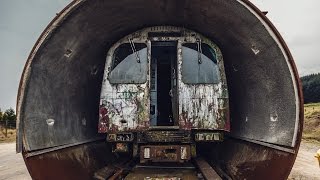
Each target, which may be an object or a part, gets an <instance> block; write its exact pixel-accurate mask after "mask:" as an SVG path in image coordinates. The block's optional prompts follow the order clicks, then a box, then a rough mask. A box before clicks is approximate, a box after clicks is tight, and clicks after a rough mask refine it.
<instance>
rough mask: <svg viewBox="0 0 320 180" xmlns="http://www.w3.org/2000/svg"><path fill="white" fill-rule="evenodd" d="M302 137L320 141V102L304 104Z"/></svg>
mask: <svg viewBox="0 0 320 180" xmlns="http://www.w3.org/2000/svg"><path fill="white" fill-rule="evenodd" d="M302 138H303V139H305V140H311V141H318V142H320V103H312V104H305V105H304V126H303V133H302Z"/></svg>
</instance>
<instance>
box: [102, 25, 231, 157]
mask: <svg viewBox="0 0 320 180" xmlns="http://www.w3.org/2000/svg"><path fill="white" fill-rule="evenodd" d="M106 51H108V53H107V57H106V63H105V70H104V78H103V82H102V89H101V96H100V109H99V125H98V131H99V133H106V134H107V142H108V143H111V144H112V151H113V153H117V154H126V155H129V156H132V157H137V158H140V163H161V162H176V163H183V162H187V161H190V160H191V159H192V157H196V153H197V144H199V143H201V144H203V143H219V142H222V141H223V138H224V135H225V133H228V132H229V131H230V118H229V99H228V88H227V83H226V76H225V70H224V62H223V57H222V53H221V51H220V49H219V47H218V46H217V45H216V44H215V43H214V42H212V41H211V40H209V39H207V38H206V37H204V36H202V35H201V34H198V33H196V32H194V31H191V30H188V29H185V28H179V27H172V26H157V27H150V28H145V29H142V30H140V31H137V32H135V33H132V34H130V35H127V36H126V37H124V38H122V39H120V40H119V41H117V42H116V43H115V44H114V45H113V46H112V47H111V48H110V49H108V50H106Z"/></svg>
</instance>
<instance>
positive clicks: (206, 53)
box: [182, 43, 220, 84]
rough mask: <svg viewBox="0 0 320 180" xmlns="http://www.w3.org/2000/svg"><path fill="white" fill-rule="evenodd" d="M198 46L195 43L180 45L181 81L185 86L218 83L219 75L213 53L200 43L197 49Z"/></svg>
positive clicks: (209, 48) (207, 46)
mask: <svg viewBox="0 0 320 180" xmlns="http://www.w3.org/2000/svg"><path fill="white" fill-rule="evenodd" d="M199 45H200V44H199ZM199 45H198V44H197V43H186V44H183V45H182V81H183V82H184V83H186V84H216V83H219V82H220V75H219V67H218V65H217V59H216V54H215V51H214V50H213V49H212V48H211V47H210V46H209V45H207V44H204V43H201V47H198V46H199ZM199 49H201V51H199Z"/></svg>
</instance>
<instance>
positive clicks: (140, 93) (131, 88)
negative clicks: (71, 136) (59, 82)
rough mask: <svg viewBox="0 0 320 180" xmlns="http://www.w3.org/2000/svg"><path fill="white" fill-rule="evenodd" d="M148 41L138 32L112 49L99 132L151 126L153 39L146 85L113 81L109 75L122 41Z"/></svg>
mask: <svg viewBox="0 0 320 180" xmlns="http://www.w3.org/2000/svg"><path fill="white" fill-rule="evenodd" d="M130 40H132V41H133V42H134V43H137V42H140V43H147V39H146V36H141V35H140V34H139V33H138V32H137V33H135V34H132V35H129V36H127V37H125V38H123V39H122V40H120V41H119V42H118V43H116V44H115V45H114V46H113V47H111V48H110V49H109V52H108V56H107V58H106V65H105V71H104V78H103V83H102V89H101V97H100V110H99V115H100V117H99V127H98V131H99V133H105V132H117V131H139V130H142V129H146V128H148V127H149V125H150V121H149V111H150V110H149V109H150V98H149V97H150V92H149V89H150V87H149V62H150V58H151V55H150V53H151V50H150V42H149V43H147V47H148V48H147V49H148V50H147V71H148V73H147V74H146V76H147V80H146V82H145V83H143V84H111V83H110V81H109V76H110V72H111V66H112V64H113V62H112V59H113V53H114V51H115V49H116V48H117V47H118V46H119V45H120V44H122V43H128V42H129V41H130Z"/></svg>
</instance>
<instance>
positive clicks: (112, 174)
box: [94, 157, 231, 180]
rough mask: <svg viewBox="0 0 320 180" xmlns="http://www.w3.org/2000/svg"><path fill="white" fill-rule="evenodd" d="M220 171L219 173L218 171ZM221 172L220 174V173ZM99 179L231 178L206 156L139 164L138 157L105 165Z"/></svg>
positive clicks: (95, 175) (219, 179)
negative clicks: (181, 162) (190, 160)
mask: <svg viewBox="0 0 320 180" xmlns="http://www.w3.org/2000/svg"><path fill="white" fill-rule="evenodd" d="M218 172H219V173H218ZM219 174H220V175H219ZM94 178H95V179H97V180H106V179H109V180H118V179H123V180H182V179H187V180H222V179H231V178H229V177H227V176H225V173H223V172H221V170H217V171H216V170H215V169H213V168H212V167H211V166H210V165H209V163H208V162H207V161H205V160H204V158H201V157H199V158H195V159H193V160H192V162H188V163H183V164H177V163H160V164H159V163H158V164H147V165H145V164H139V163H137V159H134V160H130V161H127V162H121V163H117V164H114V165H112V166H107V167H104V168H102V169H100V170H98V171H97V172H96V173H95V174H94Z"/></svg>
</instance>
